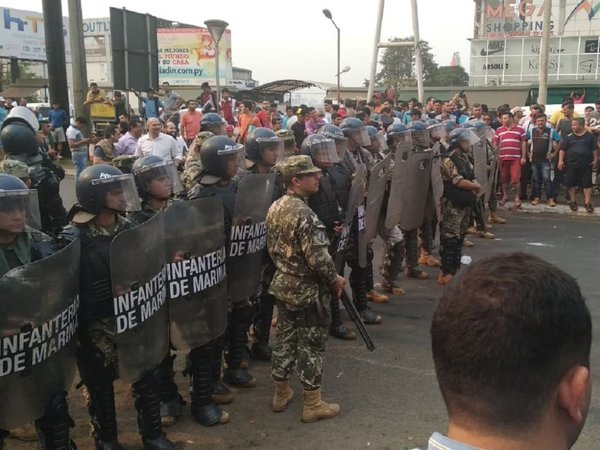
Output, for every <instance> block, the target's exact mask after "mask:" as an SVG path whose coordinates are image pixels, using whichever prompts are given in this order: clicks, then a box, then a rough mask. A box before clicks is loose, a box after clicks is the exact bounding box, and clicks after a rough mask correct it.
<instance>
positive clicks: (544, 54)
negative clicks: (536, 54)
mask: <svg viewBox="0 0 600 450" xmlns="http://www.w3.org/2000/svg"><path fill="white" fill-rule="evenodd" d="M545 4H546V9H544V29H543V32H542V50H541V52H540V85H539V92H538V98H537V101H538V103H540V104H542V105H545V104H546V102H547V101H548V59H549V57H550V20H552V0H546V3H545Z"/></svg>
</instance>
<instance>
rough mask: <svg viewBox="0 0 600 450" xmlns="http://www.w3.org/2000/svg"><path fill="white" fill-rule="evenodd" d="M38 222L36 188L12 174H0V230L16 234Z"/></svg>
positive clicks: (36, 226) (37, 226) (38, 212)
mask: <svg viewBox="0 0 600 450" xmlns="http://www.w3.org/2000/svg"><path fill="white" fill-rule="evenodd" d="M40 224H41V221H40V208H39V204H38V195H37V190H35V189H29V188H28V187H27V185H26V184H25V183H24V182H23V181H21V180H20V179H19V178H17V177H15V176H14V175H8V174H4V173H2V174H0V232H5V233H11V234H17V233H21V232H23V231H25V226H28V227H31V228H34V229H39V228H40Z"/></svg>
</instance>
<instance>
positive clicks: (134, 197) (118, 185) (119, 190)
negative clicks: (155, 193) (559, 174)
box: [92, 173, 142, 212]
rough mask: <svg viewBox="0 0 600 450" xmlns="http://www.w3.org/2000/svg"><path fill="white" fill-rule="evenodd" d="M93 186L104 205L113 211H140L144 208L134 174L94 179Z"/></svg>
mask: <svg viewBox="0 0 600 450" xmlns="http://www.w3.org/2000/svg"><path fill="white" fill-rule="evenodd" d="M92 186H93V187H94V190H95V192H96V194H97V195H98V198H100V199H101V202H102V205H103V206H104V207H105V208H107V209H111V210H113V211H121V212H125V211H138V210H140V209H141V208H142V205H141V204H140V198H139V197H138V192H137V189H136V187H135V179H134V178H133V174H131V173H126V174H123V175H117V176H114V177H107V178H98V179H95V180H92Z"/></svg>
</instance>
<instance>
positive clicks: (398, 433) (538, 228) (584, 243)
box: [8, 179, 600, 450]
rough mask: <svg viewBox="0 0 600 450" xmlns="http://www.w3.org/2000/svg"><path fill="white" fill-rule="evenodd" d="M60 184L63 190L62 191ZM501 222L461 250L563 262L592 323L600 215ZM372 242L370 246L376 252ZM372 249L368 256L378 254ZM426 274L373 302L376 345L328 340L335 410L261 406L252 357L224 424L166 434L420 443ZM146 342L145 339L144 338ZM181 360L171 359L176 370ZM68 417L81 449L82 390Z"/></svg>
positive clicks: (263, 393) (598, 409) (254, 442)
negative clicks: (316, 418)
mask: <svg viewBox="0 0 600 450" xmlns="http://www.w3.org/2000/svg"><path fill="white" fill-rule="evenodd" d="M65 181H66V182H63V192H64V193H65V204H66V205H70V204H71V203H72V202H73V196H72V185H73V181H72V180H69V179H67V180H65ZM69 189H70V190H71V193H68V191H69ZM503 215H504V216H505V217H506V218H507V219H508V224H507V225H501V226H495V227H494V229H493V230H492V231H493V232H495V233H497V234H496V236H497V239H495V240H493V241H492V240H482V239H479V238H473V239H472V240H473V241H474V242H475V244H476V245H475V247H474V248H472V249H466V251H465V252H464V253H465V254H466V255H469V256H471V257H472V258H473V259H474V260H477V259H480V258H482V257H484V256H487V255H490V254H493V253H498V252H507V251H517V250H518V251H526V252H530V253H533V254H535V255H538V256H540V257H542V258H545V259H547V260H548V261H550V262H552V263H555V264H557V265H559V266H560V267H562V268H563V269H564V270H566V271H567V272H569V273H571V274H572V275H574V276H575V277H576V278H577V279H578V281H579V283H580V285H581V288H582V291H583V293H584V295H585V297H586V299H587V301H588V305H589V307H590V309H591V311H592V318H593V322H594V326H596V327H597V326H598V324H599V320H600V318H599V314H600V294H599V293H598V290H597V287H596V283H597V278H598V275H597V274H598V269H597V268H596V264H597V261H598V258H597V252H598V250H597V249H598V248H599V247H600V245H599V244H600V237H599V236H598V232H597V230H598V226H599V222H598V219H597V218H594V217H581V218H580V217H565V216H558V215H540V214H529V215H528V214H524V213H511V212H505V213H503ZM378 248H380V246H376V250H377V249H378ZM378 257H379V254H377V258H378ZM427 271H428V272H429V273H430V275H431V278H430V279H429V280H425V281H416V280H406V281H405V283H404V285H403V286H404V287H405V289H406V290H407V294H406V295H404V296H402V297H399V298H393V299H392V300H391V301H390V303H388V304H384V305H377V306H374V309H375V310H376V311H377V312H379V313H380V314H381V315H382V316H383V317H384V321H383V324H382V325H379V326H371V327H370V328H369V329H370V331H371V333H372V335H373V339H374V341H375V343H376V345H377V348H376V350H375V351H374V352H369V351H367V350H366V348H365V347H364V345H363V344H362V342H361V341H358V340H357V341H352V342H347V341H340V340H335V339H331V340H330V341H329V347H328V350H327V354H326V365H325V374H324V381H323V386H324V398H325V399H326V400H328V401H333V402H337V403H340V405H341V408H342V409H341V413H340V415H339V417H337V418H335V419H332V420H326V421H321V422H318V423H315V424H310V425H307V424H302V423H301V422H300V414H301V404H302V403H301V397H300V396H299V395H298V394H299V393H300V392H301V388H300V385H299V383H298V382H297V380H296V379H295V380H294V383H293V385H294V388H295V390H296V393H297V394H296V398H295V399H294V401H293V402H292V403H291V405H290V407H289V408H288V410H287V411H286V412H284V413H281V414H274V413H272V412H271V411H270V400H271V396H272V385H271V381H270V376H269V365H268V364H267V363H256V362H252V363H251V371H252V372H253V374H254V375H255V376H256V377H257V379H258V386H257V387H256V388H254V389H247V390H239V393H238V395H237V396H236V400H235V401H234V403H233V404H231V405H229V406H228V407H226V410H227V411H229V412H230V414H231V418H232V421H231V423H230V424H228V425H224V426H217V427H213V428H204V427H202V426H200V425H197V424H195V423H194V422H193V420H192V419H191V417H190V415H189V410H188V409H186V410H185V413H184V416H183V417H182V419H181V420H180V422H179V423H177V424H176V425H175V426H173V427H171V428H169V429H168V430H167V433H168V436H169V437H170V438H171V439H172V440H174V441H175V442H177V443H178V445H179V446H180V448H182V449H186V450H187V449H238V448H239V449H246V448H261V449H281V448H289V449H323V448H329V449H363V448H373V449H412V448H414V447H420V448H426V445H427V439H428V437H429V435H430V434H431V432H432V431H434V430H437V431H442V432H444V431H445V427H446V413H445V409H444V405H443V403H442V399H441V396H440V394H439V391H438V387H437V383H436V378H435V373H434V370H433V364H432V360H431V353H430V340H429V326H430V320H431V316H432V313H433V310H434V308H435V305H436V302H437V300H438V299H439V297H440V294H441V292H442V288H441V287H440V286H438V285H437V283H436V282H435V279H434V278H435V276H436V275H437V270H436V269H427ZM148 345H151V343H148ZM599 352H600V343H599V338H598V334H597V333H596V334H595V335H594V338H593V346H592V371H593V373H594V382H595V383H596V384H597V381H598V376H597V374H598V373H599V371H600V366H599V364H600V359H599V356H600V355H599ZM183 359H184V358H183V357H182V356H180V357H178V358H177V360H176V368H177V369H178V370H179V371H180V370H181V369H182V365H183ZM176 380H177V382H178V383H179V387H180V392H181V393H182V394H184V396H185V397H188V396H187V387H188V384H187V380H186V379H184V378H183V377H182V376H181V373H178V374H177V377H176ZM69 400H70V404H71V413H72V415H73V417H74V419H75V421H76V427H75V429H74V433H73V435H74V437H75V439H76V440H77V443H78V445H79V448H80V449H92V448H93V444H92V440H91V439H90V438H89V427H88V425H87V421H88V416H87V410H86V409H85V407H84V402H83V396H82V393H81V391H76V390H74V389H73V390H71V392H70V394H69ZM117 405H118V414H119V429H120V439H121V441H122V442H123V444H125V445H126V447H127V448H128V449H141V444H140V442H139V438H138V437H137V431H136V424H135V412H134V409H133V402H132V399H131V396H130V394H129V389H128V387H127V386H125V385H124V384H123V383H117ZM599 440H600V395H599V391H598V389H595V390H594V393H593V396H592V404H591V409H590V413H589V416H588V419H587V423H586V426H585V428H584V430H583V433H582V435H581V437H580V439H579V441H578V443H577V444H576V445H575V447H574V448H576V449H582V450H583V449H590V450H591V449H596V448H598V442H599ZM34 448H37V447H36V445H35V444H31V443H30V444H23V443H18V442H17V441H12V440H10V441H9V442H8V449H19V450H22V449H34Z"/></svg>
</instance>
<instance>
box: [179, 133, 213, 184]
mask: <svg viewBox="0 0 600 450" xmlns="http://www.w3.org/2000/svg"><path fill="white" fill-rule="evenodd" d="M213 136H214V134H213V133H211V132H210V131H201V132H200V133H198V134H197V135H196V137H195V138H194V141H193V142H192V144H191V145H190V150H189V152H188V154H187V156H186V159H185V166H184V169H183V174H182V176H181V183H182V184H183V187H184V188H185V190H186V191H190V190H191V189H192V188H193V187H194V186H195V185H196V183H197V182H198V176H199V175H200V174H201V173H202V170H203V169H204V168H203V167H202V163H201V162H200V146H201V145H202V143H203V142H204V141H205V140H206V139H208V138H210V137H213Z"/></svg>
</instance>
